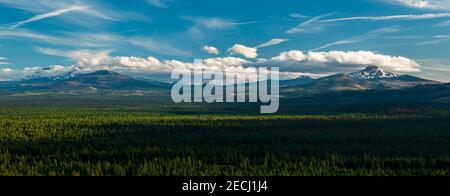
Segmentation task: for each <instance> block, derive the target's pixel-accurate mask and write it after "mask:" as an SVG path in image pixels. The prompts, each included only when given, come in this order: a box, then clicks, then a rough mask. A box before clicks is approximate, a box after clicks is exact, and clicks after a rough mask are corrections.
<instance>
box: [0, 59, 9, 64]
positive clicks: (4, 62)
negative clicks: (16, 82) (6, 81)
mask: <svg viewBox="0 0 450 196" xmlns="http://www.w3.org/2000/svg"><path fill="white" fill-rule="evenodd" d="M7 60H8V58H6V57H0V65H10V64H11V63H8V62H6V61H7Z"/></svg>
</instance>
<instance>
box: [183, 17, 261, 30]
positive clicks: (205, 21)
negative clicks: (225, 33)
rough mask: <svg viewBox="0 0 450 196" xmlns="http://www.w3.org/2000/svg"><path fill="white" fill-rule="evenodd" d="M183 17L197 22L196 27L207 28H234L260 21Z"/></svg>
mask: <svg viewBox="0 0 450 196" xmlns="http://www.w3.org/2000/svg"><path fill="white" fill-rule="evenodd" d="M181 18H182V19H184V20H187V21H191V22H193V23H195V25H196V27H201V28H205V29H213V30H223V29H229V28H233V27H236V26H241V25H249V24H255V23H258V22H235V21H232V20H226V19H223V18H219V17H192V16H182V17H181Z"/></svg>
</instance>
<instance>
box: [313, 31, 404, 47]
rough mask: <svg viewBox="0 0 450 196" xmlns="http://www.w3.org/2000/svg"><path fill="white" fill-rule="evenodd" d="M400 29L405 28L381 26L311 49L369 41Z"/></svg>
mask: <svg viewBox="0 0 450 196" xmlns="http://www.w3.org/2000/svg"><path fill="white" fill-rule="evenodd" d="M400 31H404V29H403V30H402V29H401V28H399V27H386V28H380V29H376V30H373V31H370V32H367V33H364V34H362V35H359V36H356V37H351V38H348V39H345V40H339V41H335V42H331V43H328V44H325V45H323V46H320V47H317V48H314V49H312V50H311V51H318V50H323V49H327V48H330V47H333V46H339V45H346V44H354V43H360V42H363V41H367V40H370V39H375V38H378V37H380V36H381V35H385V34H389V33H397V32H400Z"/></svg>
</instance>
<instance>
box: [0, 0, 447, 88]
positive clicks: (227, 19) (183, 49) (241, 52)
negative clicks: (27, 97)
mask: <svg viewBox="0 0 450 196" xmlns="http://www.w3.org/2000/svg"><path fill="white" fill-rule="evenodd" d="M0 16H1V17H0V80H15V79H20V78H24V77H27V76H28V75H31V74H34V73H36V72H40V73H44V74H49V75H52V74H61V73H64V72H67V71H71V70H78V71H95V70H104V69H107V70H112V71H117V72H119V73H124V74H129V75H133V76H139V77H155V76H161V75H164V74H165V73H170V72H171V71H172V70H174V69H181V68H188V69H189V68H192V66H193V62H194V59H203V61H204V66H205V68H209V69H212V70H225V71H228V72H237V73H244V72H252V71H253V70H254V69H252V67H261V66H262V67H272V66H276V67H280V70H281V73H282V76H283V77H287V78H295V77H299V76H310V77H322V76H326V75H330V74H334V73H347V72H353V71H356V70H359V69H362V68H364V67H366V66H368V65H376V66H379V67H381V68H383V69H386V70H388V71H392V72H396V73H400V74H411V75H416V76H421V77H425V78H428V79H433V80H439V81H444V82H450V54H449V51H450V0H358V1H355V0H339V1H336V0H264V1H261V0H130V1H123V0H60V1H54V0H38V1H37V0H0Z"/></svg>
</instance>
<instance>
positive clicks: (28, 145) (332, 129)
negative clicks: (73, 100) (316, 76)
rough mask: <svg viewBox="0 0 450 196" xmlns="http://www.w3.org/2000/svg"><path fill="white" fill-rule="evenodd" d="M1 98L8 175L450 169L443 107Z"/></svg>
mask: <svg viewBox="0 0 450 196" xmlns="http://www.w3.org/2000/svg"><path fill="white" fill-rule="evenodd" d="M48 102H49V103H50V102H51V101H48ZM1 104H2V105H3V106H7V107H4V108H2V109H0V175H6V176H8V175H14V176H16V175H75V176H78V175H81V176H104V175H114V176H116V175H118V176H122V175H145V176H146V175H150V176H153V175H155V176H165V175H182V176H186V175H188V176H190V175H196V176H197V175H251V176H253V175H264V176H266V175H292V176H298V175H308V176H309V175H314V176H315V175H450V131H449V130H450V114H449V113H448V112H445V111H410V110H408V109H406V110H401V109H397V110H396V112H391V113H388V114H376V113H353V114H330V115H279V116H255V115H231V114H230V115H197V114H195V115H189V114H183V115H177V114H158V113H155V112H153V111H154V110H156V108H153V110H151V109H150V108H146V107H137V106H135V105H134V104H136V103H134V102H133V103H118V102H116V103H110V105H111V107H109V109H104V108H105V106H102V107H101V108H96V107H98V106H97V105H95V104H94V105H92V106H89V104H88V103H84V104H85V105H83V107H75V106H74V105H70V104H67V105H68V106H67V107H63V106H64V104H58V103H55V104H53V105H52V104H49V105H41V104H34V105H33V104H31V105H29V104H19V103H12V104H10V105H8V104H7V102H2V103H1ZM130 104H131V106H130ZM120 105H122V106H123V107H124V108H127V109H120ZM130 108H133V109H130ZM161 110H164V109H161Z"/></svg>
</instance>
